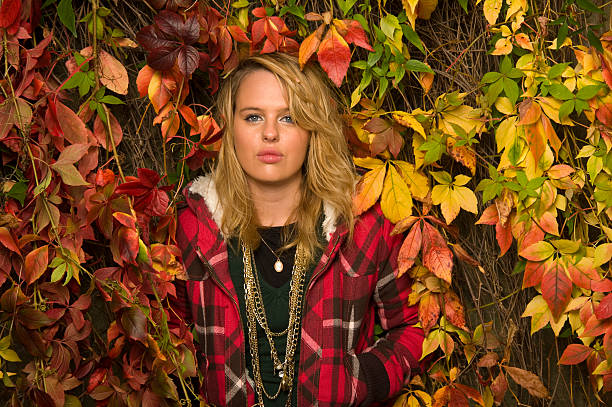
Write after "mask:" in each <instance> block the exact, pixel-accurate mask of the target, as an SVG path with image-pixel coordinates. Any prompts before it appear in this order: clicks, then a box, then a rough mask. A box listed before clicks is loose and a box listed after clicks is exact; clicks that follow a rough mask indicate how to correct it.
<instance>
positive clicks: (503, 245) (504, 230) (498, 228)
mask: <svg viewBox="0 0 612 407" xmlns="http://www.w3.org/2000/svg"><path fill="white" fill-rule="evenodd" d="M495 239H496V240H497V244H498V245H499V257H501V256H503V255H504V254H506V252H507V251H508V249H509V248H510V246H512V225H511V224H510V222H506V226H503V225H502V224H501V222H498V223H497V224H496V225H495Z"/></svg>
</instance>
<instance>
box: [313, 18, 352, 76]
mask: <svg viewBox="0 0 612 407" xmlns="http://www.w3.org/2000/svg"><path fill="white" fill-rule="evenodd" d="M317 57H318V59H319V63H320V64H321V67H322V68H323V70H324V71H325V72H327V75H328V76H329V78H330V79H331V80H332V81H333V82H334V83H335V84H336V86H338V87H340V85H342V80H343V79H344V76H345V75H346V71H347V69H348V67H349V64H350V62H351V50H350V49H349V46H348V44H347V43H346V41H345V40H344V38H342V36H341V35H340V34H338V31H336V28H335V27H333V26H332V27H331V28H330V29H329V31H327V34H326V35H325V38H324V39H323V41H322V42H321V45H320V46H319V51H318V52H317Z"/></svg>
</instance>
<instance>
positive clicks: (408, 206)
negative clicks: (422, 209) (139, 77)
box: [380, 165, 412, 223]
mask: <svg viewBox="0 0 612 407" xmlns="http://www.w3.org/2000/svg"><path fill="white" fill-rule="evenodd" d="M380 206H381V209H382V211H383V214H384V215H385V217H386V218H387V219H389V220H390V221H391V222H392V223H397V222H399V221H400V220H401V219H404V218H406V217H408V216H410V215H411V214H412V194H411V193H410V189H409V188H408V186H407V185H406V183H405V182H404V180H403V179H402V177H401V176H400V175H399V173H398V172H397V170H396V169H395V166H393V165H390V166H389V167H388V168H387V175H386V177H385V181H384V184H383V190H382V196H381V199H380Z"/></svg>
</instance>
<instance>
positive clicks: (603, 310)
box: [594, 293, 612, 319]
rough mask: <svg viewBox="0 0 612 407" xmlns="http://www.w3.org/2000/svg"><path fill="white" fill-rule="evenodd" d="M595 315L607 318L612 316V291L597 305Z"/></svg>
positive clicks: (599, 317)
mask: <svg viewBox="0 0 612 407" xmlns="http://www.w3.org/2000/svg"><path fill="white" fill-rule="evenodd" d="M594 312H595V316H596V317H597V318H598V319H606V318H610V317H612V293H611V294H608V295H606V296H605V297H604V298H603V299H602V300H601V301H600V302H599V305H597V307H595V311H594Z"/></svg>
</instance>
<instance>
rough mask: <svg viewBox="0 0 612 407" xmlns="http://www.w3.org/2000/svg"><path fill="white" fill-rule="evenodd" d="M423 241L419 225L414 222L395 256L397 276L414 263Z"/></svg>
mask: <svg viewBox="0 0 612 407" xmlns="http://www.w3.org/2000/svg"><path fill="white" fill-rule="evenodd" d="M422 242H423V234H422V232H421V225H420V224H415V225H413V226H412V229H410V232H409V233H408V235H407V236H406V238H405V239H404V242H403V243H402V246H401V247H400V251H399V254H398V257H397V263H398V273H397V276H398V277H401V276H402V275H403V274H404V273H405V272H406V271H408V269H410V267H412V266H413V265H414V260H415V259H416V258H417V256H418V255H419V251H420V250H421V244H422Z"/></svg>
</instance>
